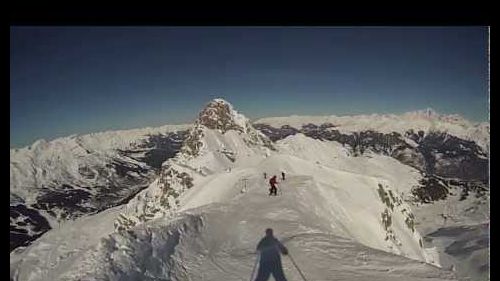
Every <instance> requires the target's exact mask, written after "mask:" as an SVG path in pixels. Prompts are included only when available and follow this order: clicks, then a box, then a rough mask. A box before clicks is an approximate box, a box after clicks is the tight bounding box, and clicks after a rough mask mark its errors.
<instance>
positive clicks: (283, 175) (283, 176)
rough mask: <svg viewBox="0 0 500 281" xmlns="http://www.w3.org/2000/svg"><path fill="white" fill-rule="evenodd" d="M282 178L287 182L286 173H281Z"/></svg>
mask: <svg viewBox="0 0 500 281" xmlns="http://www.w3.org/2000/svg"><path fill="white" fill-rule="evenodd" d="M281 178H282V179H283V180H285V172H281Z"/></svg>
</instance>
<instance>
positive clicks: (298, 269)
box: [288, 253, 307, 281]
mask: <svg viewBox="0 0 500 281" xmlns="http://www.w3.org/2000/svg"><path fill="white" fill-rule="evenodd" d="M288 257H289V258H290V260H291V261H292V263H293V266H295V268H296V269H297V271H298V272H299V274H300V276H301V277H302V279H304V281H307V279H306V277H305V276H304V274H303V273H302V271H300V268H299V267H298V266H297V264H296V263H295V261H294V260H293V258H292V256H291V255H290V253H288Z"/></svg>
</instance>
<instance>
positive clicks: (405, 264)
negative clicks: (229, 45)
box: [11, 173, 455, 280]
mask: <svg viewBox="0 0 500 281" xmlns="http://www.w3.org/2000/svg"><path fill="white" fill-rule="evenodd" d="M237 175H241V173H237ZM237 175H236V174H235V175H234V176H235V177H238V176H237ZM311 181H312V179H311V178H310V177H309V176H290V177H289V178H288V179H287V181H285V182H282V183H281V184H280V185H281V188H283V193H282V195H281V196H278V197H269V196H268V195H267V186H266V183H265V182H264V180H263V179H262V178H260V177H258V176H254V177H251V178H248V185H247V186H246V188H247V189H246V190H244V191H243V192H242V189H241V188H242V187H243V186H240V185H236V186H232V188H229V187H227V186H221V185H220V184H217V183H213V185H212V186H210V187H211V189H212V190H213V191H214V192H218V189H223V190H225V192H226V194H227V195H226V196H227V197H229V198H226V200H224V201H223V202H219V203H212V204H208V205H206V204H203V205H202V206H200V207H198V208H194V209H193V208H191V209H186V210H184V211H182V212H179V213H177V214H176V215H174V216H172V217H170V218H166V217H163V218H158V219H154V220H150V221H148V222H146V223H144V224H140V225H137V226H135V227H133V228H131V229H130V230H129V231H125V232H118V233H113V234H112V235H111V236H110V237H108V238H106V239H103V240H101V241H100V242H99V243H98V244H97V245H95V246H94V247H92V248H90V249H88V250H87V251H80V252H78V253H77V254H76V255H77V256H76V257H77V258H73V259H71V260H69V261H68V262H64V263H63V262H60V263H59V264H56V265H53V268H51V270H50V272H57V273H58V275H57V276H55V275H53V274H52V275H44V274H43V273H42V272H45V271H44V270H43V268H44V266H46V267H50V264H49V262H48V261H47V264H45V265H43V264H38V265H36V268H38V271H37V272H39V274H31V275H29V274H28V272H29V270H30V266H31V265H33V259H35V257H34V256H32V255H30V252H32V251H35V250H36V249H37V247H40V246H39V245H43V241H41V240H44V239H45V238H46V237H43V238H42V239H41V240H39V241H37V242H36V243H37V244H34V245H33V246H32V247H31V249H29V250H28V251H26V252H24V253H23V254H22V255H23V258H22V259H19V258H18V260H21V263H20V264H16V266H17V267H23V272H25V275H24V276H22V275H18V276H17V279H16V278H14V279H15V280H249V279H250V276H251V273H252V268H253V264H254V262H255V258H256V256H255V247H256V245H257V243H258V241H259V240H260V239H261V238H262V236H263V234H264V230H265V229H266V228H268V227H271V228H273V229H274V232H275V235H276V236H277V237H278V238H279V239H280V240H281V241H282V242H283V243H284V244H285V246H286V247H288V249H289V252H290V254H291V257H292V258H293V259H294V261H295V262H296V264H297V265H298V267H299V268H300V270H301V271H302V273H303V274H304V275H305V276H306V278H307V279H308V280H338V279H343V280H403V279H404V280H455V279H454V276H453V274H452V273H451V272H449V271H445V270H442V269H439V268H437V267H434V266H431V265H428V264H425V263H422V262H419V261H416V260H412V259H408V258H405V257H401V256H398V255H394V254H390V253H387V252H384V251H380V250H375V249H372V248H369V247H366V246H364V245H362V244H360V243H359V242H357V241H356V240H355V239H353V238H352V237H349V235H346V234H345V233H343V234H342V232H343V231H341V230H339V229H337V228H336V227H334V226H333V225H332V224H331V219H330V218H329V215H327V214H326V213H325V208H328V207H327V206H325V205H324V203H321V202H326V201H328V200H327V199H325V198H323V199H322V198H320V197H322V196H321V190H320V188H318V187H317V186H316V187H315V186H314V185H311ZM217 186H219V188H217ZM185 199H186V202H188V201H192V200H196V201H200V200H202V199H200V198H191V199H189V200H188V198H187V196H186V198H185ZM228 199H230V200H228ZM313 203H315V204H313ZM318 203H319V205H320V206H318V205H316V204H318ZM47 243H50V241H47ZM282 261H283V268H284V271H285V274H286V276H287V277H288V279H289V280H300V278H301V277H300V275H299V273H298V271H297V270H296V269H295V268H294V265H293V263H292V262H291V260H290V259H289V258H288V257H283V259H282ZM42 263H43V262H42ZM11 265H12V263H11ZM40 268H41V269H40ZM48 276H50V278H52V279H47V278H48Z"/></svg>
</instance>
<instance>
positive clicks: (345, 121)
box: [253, 109, 490, 151]
mask: <svg viewBox="0 0 500 281" xmlns="http://www.w3.org/2000/svg"><path fill="white" fill-rule="evenodd" d="M253 123H254V124H256V123H262V124H268V125H271V126H274V127H281V126H284V125H289V126H292V127H295V128H300V127H301V126H302V125H306V124H309V123H312V124H317V125H320V124H324V123H332V124H333V125H334V126H335V129H336V130H339V131H340V132H343V133H352V132H360V131H366V130H375V131H378V132H381V133H392V132H397V133H400V134H401V135H404V134H405V133H406V132H407V131H408V130H410V129H413V130H414V131H419V130H422V131H425V132H428V131H434V132H436V131H439V132H446V133H448V134H451V135H454V136H456V137H459V138H463V139H466V140H472V141H474V142H476V143H477V144H478V145H479V146H481V147H482V148H483V149H484V150H485V151H489V139H490V129H489V128H490V125H489V123H488V122H482V123H472V122H470V121H468V120H466V119H464V118H462V117H461V116H459V115H456V114H454V115H441V114H438V113H436V112H435V111H433V110H431V109H427V110H419V111H414V112H408V113H404V114H401V115H395V114H370V115H353V116H335V115H330V116H298V115H292V116H288V117H270V118H262V119H258V120H255V121H253Z"/></svg>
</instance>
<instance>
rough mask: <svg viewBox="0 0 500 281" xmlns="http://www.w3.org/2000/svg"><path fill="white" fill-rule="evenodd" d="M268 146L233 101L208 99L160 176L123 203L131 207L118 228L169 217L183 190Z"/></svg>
mask: <svg viewBox="0 0 500 281" xmlns="http://www.w3.org/2000/svg"><path fill="white" fill-rule="evenodd" d="M207 126H208V127H207ZM271 149H273V147H272V145H271V142H270V141H269V139H267V137H266V136H265V135H263V134H262V133H260V132H259V131H257V130H255V129H254V128H253V127H252V126H251V124H250V121H249V120H248V119H247V118H245V117H244V116H243V115H241V114H238V113H237V112H236V111H235V110H234V109H233V108H232V106H231V104H229V103H228V102H227V101H224V100H222V99H216V100H214V101H212V102H210V103H209V104H208V105H207V106H206V107H205V108H204V109H203V110H202V111H201V112H200V114H199V118H198V119H197V120H196V121H195V123H194V125H193V127H192V128H191V129H190V130H189V132H188V137H187V138H186V139H185V141H184V144H183V147H182V148H181V151H180V153H179V154H177V155H176V156H175V157H174V158H171V159H169V160H167V161H166V162H165V163H163V165H162V170H161V171H160V176H159V178H158V179H157V180H155V181H154V182H153V183H152V184H151V185H150V186H149V187H148V188H147V189H145V190H143V191H142V192H140V193H139V194H138V195H137V196H136V197H135V198H134V199H132V200H131V201H130V202H129V203H128V204H127V210H130V211H128V212H127V213H126V214H122V215H121V216H120V218H119V220H118V221H117V223H116V227H117V229H119V230H122V229H128V228H130V227H132V226H135V225H136V224H138V223H141V222H144V221H147V220H150V219H153V218H158V217H161V216H165V215H167V216H168V215H169V214H170V213H171V212H172V211H174V210H175V209H176V208H177V207H178V206H179V201H178V199H177V197H179V195H181V194H182V193H183V192H184V191H186V190H187V189H189V188H191V187H192V186H194V185H201V184H202V183H204V182H206V181H207V180H209V179H210V176H211V175H214V174H215V175H218V174H220V173H222V172H227V171H230V170H231V169H232V168H234V167H237V166H238V165H239V163H240V162H241V161H242V159H245V158H246V157H247V156H250V155H266V154H268V153H269V151H270V150H271Z"/></svg>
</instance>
